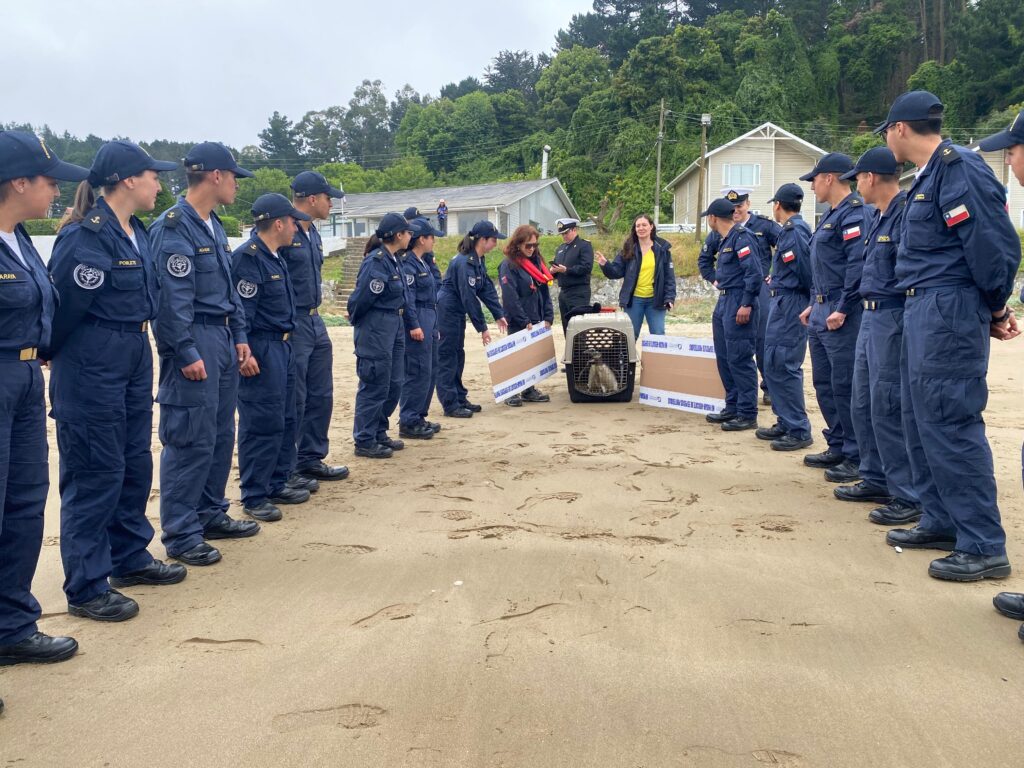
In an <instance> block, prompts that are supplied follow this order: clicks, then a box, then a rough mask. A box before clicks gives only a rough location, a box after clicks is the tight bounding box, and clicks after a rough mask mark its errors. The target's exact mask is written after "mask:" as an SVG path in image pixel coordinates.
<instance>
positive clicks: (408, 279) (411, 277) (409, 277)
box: [405, 273, 416, 285]
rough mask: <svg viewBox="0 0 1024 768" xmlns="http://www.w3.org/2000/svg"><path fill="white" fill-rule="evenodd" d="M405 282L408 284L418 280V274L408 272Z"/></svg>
mask: <svg viewBox="0 0 1024 768" xmlns="http://www.w3.org/2000/svg"><path fill="white" fill-rule="evenodd" d="M405 282H406V284H407V285H412V284H413V283H415V282H416V275H414V274H412V273H406V275H405Z"/></svg>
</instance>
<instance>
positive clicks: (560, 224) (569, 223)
mask: <svg viewBox="0 0 1024 768" xmlns="http://www.w3.org/2000/svg"><path fill="white" fill-rule="evenodd" d="M579 225H580V222H579V220H578V219H559V220H558V221H556V222H555V229H557V230H558V234H560V235H564V234H565V233H566V232H568V231H569V230H571V229H576V228H577V227H578V226H579Z"/></svg>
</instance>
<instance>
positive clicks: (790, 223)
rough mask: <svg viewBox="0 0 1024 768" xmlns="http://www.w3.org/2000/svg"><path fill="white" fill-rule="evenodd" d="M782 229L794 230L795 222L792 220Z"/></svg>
mask: <svg viewBox="0 0 1024 768" xmlns="http://www.w3.org/2000/svg"><path fill="white" fill-rule="evenodd" d="M782 228H783V229H792V228H793V220H792V219H790V220H789V221H787V222H786V223H785V224H783V225H782Z"/></svg>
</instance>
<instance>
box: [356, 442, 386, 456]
mask: <svg viewBox="0 0 1024 768" xmlns="http://www.w3.org/2000/svg"><path fill="white" fill-rule="evenodd" d="M393 453H394V451H392V450H391V449H390V448H388V447H387V446H386V445H381V444H380V443H374V444H373V445H357V446H356V456H362V457H363V458H364V459H390V458H391V455H392V454H393Z"/></svg>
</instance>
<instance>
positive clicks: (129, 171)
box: [89, 141, 178, 187]
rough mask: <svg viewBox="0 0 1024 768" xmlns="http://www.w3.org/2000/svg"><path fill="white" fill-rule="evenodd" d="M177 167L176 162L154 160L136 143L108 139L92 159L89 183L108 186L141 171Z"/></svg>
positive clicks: (170, 169) (165, 169)
mask: <svg viewBox="0 0 1024 768" xmlns="http://www.w3.org/2000/svg"><path fill="white" fill-rule="evenodd" d="M177 167H178V164H177V163H172V162H170V161H168V160H155V159H154V158H152V157H151V156H150V154H149V153H148V152H147V151H146V150H144V149H143V148H142V147H140V146H139V145H138V144H133V143H132V142H130V141H108V142H107V143H106V144H104V145H103V146H102V147H100V151H99V152H97V153H96V157H95V158H94V159H93V161H92V168H90V169H89V183H90V184H92V186H94V187H100V186H109V185H111V184H116V183H117V182H119V181H124V180H125V179H130V178H131V177H132V176H138V175H139V174H140V173H142V172H143V171H173V170H174V169H175V168H177Z"/></svg>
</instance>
